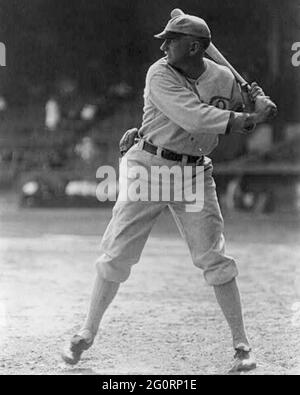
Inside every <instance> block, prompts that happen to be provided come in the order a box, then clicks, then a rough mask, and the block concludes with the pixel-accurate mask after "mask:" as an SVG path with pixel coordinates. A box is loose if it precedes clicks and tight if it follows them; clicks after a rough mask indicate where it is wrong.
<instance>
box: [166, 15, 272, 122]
mask: <svg viewBox="0 0 300 395" xmlns="http://www.w3.org/2000/svg"><path fill="white" fill-rule="evenodd" d="M180 15H184V12H183V11H182V10H181V9H179V8H175V9H174V10H173V11H172V12H171V18H175V17H177V16H180ZM206 53H207V54H208V55H209V56H210V57H211V58H212V59H213V60H214V61H215V62H217V63H218V64H220V65H222V66H227V67H228V68H229V69H230V70H231V72H232V74H233V75H234V77H235V79H236V80H237V82H238V83H239V84H240V87H241V90H242V93H243V96H244V100H245V96H246V99H248V101H249V92H250V89H251V87H250V84H249V83H248V82H247V81H246V80H245V79H244V78H243V77H242V76H241V75H240V73H239V72H238V71H237V70H236V69H235V68H234V67H233V66H232V65H231V64H230V63H229V62H228V60H227V59H226V58H225V57H224V56H223V55H222V54H221V52H220V51H219V50H218V49H217V48H216V46H215V45H214V44H213V43H210V45H209V47H208V48H207V50H206ZM259 96H263V97H264V100H268V104H269V107H270V112H269V114H270V115H269V117H270V118H274V117H275V116H276V114H277V107H276V104H275V103H273V102H272V100H271V99H270V98H269V97H268V96H264V94H263V93H261V94H260V95H258V96H257V97H256V100H259ZM246 101H247V100H246Z"/></svg>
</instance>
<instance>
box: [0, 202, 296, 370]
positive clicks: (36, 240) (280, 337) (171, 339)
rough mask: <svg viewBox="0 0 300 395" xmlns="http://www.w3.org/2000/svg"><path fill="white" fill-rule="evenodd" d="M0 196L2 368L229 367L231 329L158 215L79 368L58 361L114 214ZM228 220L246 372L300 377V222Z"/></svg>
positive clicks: (242, 217)
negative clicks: (36, 206) (251, 363)
mask: <svg viewBox="0 0 300 395" xmlns="http://www.w3.org/2000/svg"><path fill="white" fill-rule="evenodd" d="M0 200H1V202H0V203H1V206H0V207H1V212H0V220H1V222H0V243H1V244H0V262H1V263H0V265H1V286H0V336H1V337H0V344H1V350H2V351H1V357H0V374H224V373H226V371H227V370H228V368H229V366H230V362H231V359H232V349H231V340H230V336H229V332H228V330H227V326H226V325H225V323H224V320H223V317H222V316H221V313H220V311H219V308H218V306H217V305H216V303H215V299H214V295H213V292H212V289H211V288H209V287H208V286H207V285H206V284H205V283H204V280H203V278H202V275H201V272H200V271H199V270H198V269H196V268H195V267H193V265H192V263H191V259H190V257H189V255H188V252H187V249H186V247H185V245H184V243H183V241H182V240H181V239H180V237H179V234H178V232H177V229H176V228H175V226H174V224H173V222H172V220H171V218H170V217H169V215H168V214H165V213H163V215H162V217H161V218H160V220H159V222H158V223H157V225H156V226H155V228H154V229H153V232H152V234H151V237H150V239H149V241H148V243H147V245H146V248H145V250H144V253H143V255H142V259H141V262H140V263H139V264H138V265H137V266H136V267H135V268H134V270H133V273H132V275H131V277H130V279H129V280H128V281H127V282H126V283H125V284H123V285H122V286H121V289H120V292H119V294H118V296H117V298H116V299H115V301H114V302H113V304H112V306H111V308H110V309H109V310H108V312H107V314H106V315H105V317H104V320H103V324H102V327H101V330H100V333H99V336H98V337H97V339H96V342H95V345H94V347H93V348H92V349H91V350H89V351H88V352H87V353H86V354H85V355H84V357H83V359H82V362H80V364H79V365H78V366H77V367H75V368H70V367H67V366H66V365H64V364H63V363H62V362H61V360H60V355H59V353H60V349H61V348H62V346H63V344H64V342H65V340H66V339H68V338H69V336H70V335H72V334H73V333H74V330H76V329H77V328H78V327H79V325H80V323H81V322H82V320H83V318H84V315H85V311H86V307H87V302H88V298H89V294H90V290H91V283H92V279H93V276H94V272H95V267H94V261H95V259H96V257H97V252H98V246H99V241H100V238H101V235H102V234H103V231H104V229H105V226H106V224H107V222H108V220H109V218H110V210H71V209H70V210H20V209H17V208H16V206H15V204H14V202H13V199H4V198H2V199H1V198H0ZM225 220H226V238H227V251H228V253H229V254H230V255H232V256H234V257H236V259H237V261H238V263H239V270H240V276H239V283H240V288H241V293H242V299H243V304H244V311H245V320H246V325H247V328H248V332H249V335H250V338H251V341H252V344H253V348H254V350H255V353H256V356H257V359H258V365H259V366H258V369H257V370H256V371H255V372H253V373H251V374H284V375H285V374H299V373H300V337H299V328H300V264H299V258H300V243H299V241H300V233H299V229H300V220H299V218H298V217H295V216H293V215H290V216H288V215H285V216H281V217H276V216H274V215H273V216H271V217H269V216H252V215H244V214H234V215H229V214H227V215H225Z"/></svg>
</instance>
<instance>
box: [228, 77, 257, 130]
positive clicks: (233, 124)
mask: <svg viewBox="0 0 300 395" xmlns="http://www.w3.org/2000/svg"><path fill="white" fill-rule="evenodd" d="M246 95H247V97H245V95H244V93H243V91H242V89H241V87H240V85H239V83H238V82H237V81H236V80H234V81H233V86H232V91H231V98H230V102H229V110H231V111H234V112H235V114H232V116H231V118H230V120H229V126H228V131H229V132H230V133H232V132H236V133H242V134H249V133H251V132H253V131H254V130H255V128H256V123H255V122H252V121H251V119H250V118H249V113H252V112H253V111H255V101H256V99H257V97H258V96H261V97H262V96H264V97H265V94H264V91H263V90H262V88H261V87H260V86H259V85H258V84H257V83H256V82H253V83H252V84H251V86H250V90H249V92H247V94H246ZM237 113H241V114H240V116H239V115H238V114H237Z"/></svg>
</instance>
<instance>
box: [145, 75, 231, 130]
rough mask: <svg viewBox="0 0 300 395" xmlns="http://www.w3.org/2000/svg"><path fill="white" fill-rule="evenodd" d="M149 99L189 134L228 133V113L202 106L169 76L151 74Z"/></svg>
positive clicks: (186, 89) (192, 94) (202, 104)
mask: <svg viewBox="0 0 300 395" xmlns="http://www.w3.org/2000/svg"><path fill="white" fill-rule="evenodd" d="M149 99H150V100H151V101H152V103H153V104H154V106H155V107H156V108H157V109H158V110H159V111H161V112H162V113H163V114H164V115H165V116H166V117H167V118H169V119H170V120H171V121H172V122H174V123H175V124H177V125H178V126H180V127H181V128H182V129H184V130H186V131H187V132H189V133H191V134H201V133H211V134H225V132H226V130H227V126H228V122H229V118H230V114H231V111H229V110H221V109H218V108H216V107H214V106H210V105H208V104H205V103H202V102H201V101H200V99H199V97H198V96H197V95H196V94H195V93H194V92H193V91H191V90H190V89H188V88H187V87H185V86H184V85H182V84H181V83H180V82H179V81H178V80H176V78H175V77H174V76H172V75H169V74H163V73H156V74H154V75H152V77H151V79H150V81H149Z"/></svg>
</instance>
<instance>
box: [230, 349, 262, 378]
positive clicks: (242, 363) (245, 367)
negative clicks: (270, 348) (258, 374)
mask: <svg viewBox="0 0 300 395" xmlns="http://www.w3.org/2000/svg"><path fill="white" fill-rule="evenodd" d="M235 351H236V353H235V355H234V362H233V366H232V367H231V369H230V370H229V373H240V372H249V371H250V370H254V369H256V366H257V365H256V361H255V358H254V356H253V354H252V353H251V348H250V347H248V346H246V345H244V344H242V345H238V346H237V348H236V349H235Z"/></svg>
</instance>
